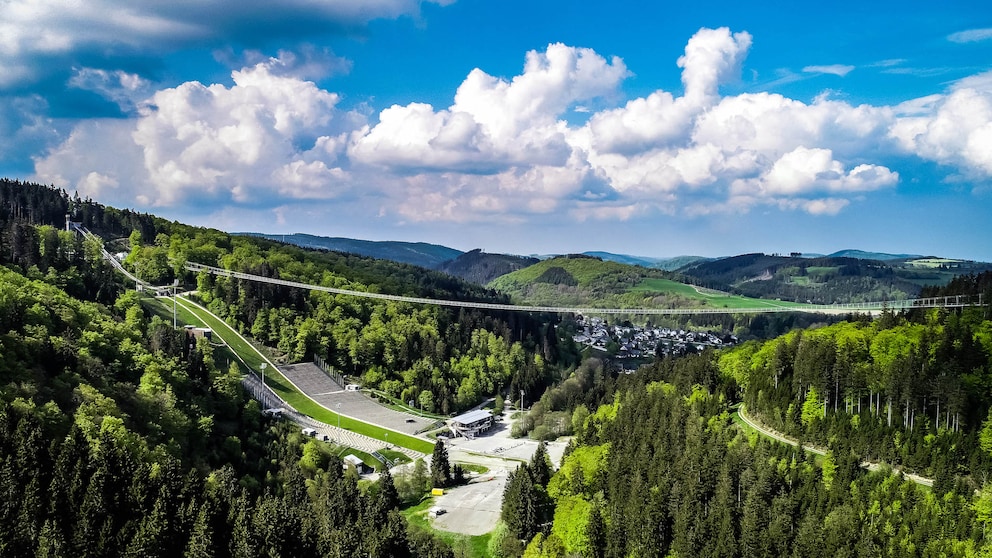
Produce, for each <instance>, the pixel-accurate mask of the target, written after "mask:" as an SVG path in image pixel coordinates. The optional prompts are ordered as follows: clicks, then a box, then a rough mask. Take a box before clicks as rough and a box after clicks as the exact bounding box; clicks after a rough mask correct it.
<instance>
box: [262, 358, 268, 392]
mask: <svg viewBox="0 0 992 558" xmlns="http://www.w3.org/2000/svg"><path fill="white" fill-rule="evenodd" d="M266 366H268V365H267V364H265V363H264V362H263V363H262V366H261V368H262V389H263V390H264V389H265V367H266Z"/></svg>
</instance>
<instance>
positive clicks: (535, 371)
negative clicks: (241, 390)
mask: <svg viewBox="0 0 992 558" xmlns="http://www.w3.org/2000/svg"><path fill="white" fill-rule="evenodd" d="M0 192H2V195H3V198H2V199H3V200H4V205H3V206H0V207H5V208H6V209H7V213H6V215H5V216H4V217H5V218H6V221H5V223H4V230H6V231H7V233H6V234H4V235H3V237H2V240H0V242H2V243H3V244H2V245H3V246H4V247H5V248H7V249H8V250H9V254H10V255H11V259H12V261H13V262H14V263H16V264H18V265H20V266H21V267H22V268H23V269H30V268H31V266H34V265H40V266H41V267H39V270H40V271H42V272H45V271H46V269H45V266H46V265H47V261H48V259H47V258H49V256H46V254H52V253H54V252H52V250H50V249H49V248H46V245H45V242H48V241H46V240H45V239H49V238H62V239H63V241H64V242H65V243H69V242H80V241H79V240H78V239H76V238H75V237H74V236H73V235H71V234H70V233H65V232H59V231H57V230H56V229H54V228H51V227H49V228H45V227H43V228H42V229H36V228H34V225H36V224H42V223H47V224H54V225H56V226H58V225H59V224H62V223H64V221H65V215H66V213H69V214H71V215H72V219H73V220H74V221H80V222H82V223H83V225H84V226H86V227H88V228H90V229H91V230H94V231H100V232H103V234H104V235H106V237H107V238H116V239H117V240H116V241H115V242H113V243H112V244H113V246H111V248H112V251H116V250H121V251H124V252H126V253H127V257H126V258H125V260H124V264H125V266H127V267H128V268H130V269H131V270H132V271H133V272H134V273H135V274H136V275H138V276H139V277H140V278H141V279H143V280H145V281H148V282H150V283H153V284H171V283H172V281H173V279H179V280H180V282H181V283H182V284H183V286H185V287H186V288H189V289H196V290H197V291H198V293H199V295H198V296H199V297H200V299H201V300H202V301H203V302H204V303H205V304H206V305H207V306H208V307H209V308H210V309H211V310H212V311H214V312H215V313H216V314H218V315H219V316H221V317H223V318H224V319H226V320H227V321H228V322H229V323H231V324H232V325H233V326H235V327H236V328H238V329H239V330H241V331H242V332H244V333H247V334H250V335H252V336H253V337H255V338H256V339H257V340H258V341H260V342H262V343H264V344H268V345H270V346H271V347H273V348H275V349H276V350H278V351H279V352H280V353H281V354H282V355H283V358H284V360H286V361H288V362H298V361H302V360H309V359H312V358H313V356H314V355H319V356H321V357H323V358H325V359H326V360H327V361H328V362H329V363H332V364H333V365H334V366H336V367H337V368H339V369H340V370H341V371H342V372H343V373H345V374H351V375H355V376H360V377H361V382H362V383H363V384H364V385H366V386H367V387H373V388H379V389H381V390H383V391H385V392H387V393H389V394H390V395H393V396H395V397H399V398H401V399H402V400H404V401H408V400H415V401H417V402H418V403H419V404H420V405H422V406H423V407H424V409H425V410H429V411H437V412H442V413H449V412H454V411H457V410H460V409H464V408H467V407H470V406H472V405H475V404H476V403H478V402H480V401H481V399H482V398H483V397H484V396H487V395H492V394H494V393H496V391H497V390H500V389H510V391H512V392H514V393H518V392H519V391H521V390H523V391H524V392H525V394H526V396H527V397H528V398H534V399H536V398H537V397H540V395H541V393H543V391H544V388H545V387H546V386H547V385H549V384H550V383H551V382H552V381H553V380H554V378H555V377H556V375H557V374H558V372H557V370H558V369H559V368H560V367H564V366H568V365H570V364H571V363H574V361H575V360H576V359H577V355H575V354H573V353H571V352H570V346H571V345H570V343H569V344H565V345H563V346H561V347H559V344H560V343H559V342H560V339H559V337H558V334H557V332H556V331H555V328H554V327H552V326H550V325H549V324H548V323H547V322H545V321H543V320H541V319H539V318H540V317H535V316H531V315H526V314H520V313H499V312H482V311H473V310H453V309H448V308H440V307H424V306H414V305H410V304H401V303H394V302H383V301H372V300H370V299H364V298H358V297H351V296H343V295H332V294H328V293H322V292H310V291H306V290H301V289H293V288H288V287H282V286H275V285H270V284H265V283H257V282H252V281H245V280H240V279H230V278H216V277H214V276H212V275H209V274H207V273H201V274H200V275H199V276H195V275H191V274H189V273H188V272H186V271H185V270H184V268H183V266H184V264H185V263H186V262H188V261H189V262H197V263H202V264H207V265H212V266H220V267H224V268H226V269H230V270H233V271H239V272H244V273H249V274H255V275H260V276H264V277H272V278H281V279H287V280H293V281H299V282H304V283H311V284H317V285H324V286H331V287H337V288H343V289H351V290H358V291H374V292H381V293H389V294H399V295H414V296H419V297H426V298H444V299H455V300H473V301H487V302H505V301H506V299H505V298H502V297H501V296H499V295H498V294H497V293H495V292H494V291H491V290H487V289H485V288H482V287H479V286H475V285H472V284H470V283H467V282H464V281H461V280H459V279H456V278H453V277H451V276H449V275H446V274H443V273H439V272H432V271H427V270H425V269H423V268H419V267H415V266H412V265H407V264H399V263H395V262H391V261H386V260H373V259H371V258H365V257H361V256H355V255H349V254H342V253H337V252H315V251H308V250H304V249H301V248H298V247H295V246H290V245H286V244H281V243H278V242H274V241H270V240H266V239H261V238H253V237H245V236H232V235H229V234H226V233H223V232H220V231H217V230H211V229H202V228H197V227H190V226H187V225H182V224H180V223H174V222H168V221H165V220H162V219H158V218H155V217H153V216H150V215H138V214H134V213H131V212H126V211H119V210H116V209H113V208H107V207H104V206H102V205H100V204H98V203H95V202H93V201H91V200H79V199H72V198H70V197H69V196H67V195H66V194H65V193H64V192H62V191H60V190H57V189H53V188H48V187H45V186H39V185H34V184H25V183H18V182H4V183H2V188H0ZM128 227H134V228H133V229H128ZM60 235H61V236H60ZM91 248H92V249H91V250H90V257H91V258H92V257H97V256H96V255H97V254H98V252H97V251H96V247H95V246H94V247H91ZM66 252H67V253H70V252H71V253H72V254H73V257H75V258H78V257H81V255H82V254H84V251H83V250H75V251H73V250H67V251H66ZM100 269H103V268H102V267H101V268H100ZM106 273H108V274H109V272H106ZM115 280H116V279H114V278H112V277H109V276H108V277H107V283H113V281H115ZM87 284H91V285H101V284H103V283H101V282H98V281H91V282H89V283H87ZM111 301H112V298H111V299H107V300H105V302H111Z"/></svg>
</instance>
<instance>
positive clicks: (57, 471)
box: [0, 181, 992, 557]
mask: <svg viewBox="0 0 992 558" xmlns="http://www.w3.org/2000/svg"><path fill="white" fill-rule="evenodd" d="M66 214H69V215H70V216H71V219H72V220H74V221H77V222H81V223H83V225H84V226H86V227H87V228H89V229H90V230H92V231H94V232H96V233H98V234H100V235H101V236H102V237H103V238H104V239H106V240H107V244H108V245H109V246H108V248H111V249H112V251H120V252H123V253H125V254H126V257H125V265H126V266H128V267H129V268H130V269H132V270H133V271H134V272H136V273H137V274H139V276H141V277H142V278H144V279H147V280H148V281H150V282H153V283H156V284H171V282H172V280H173V279H178V280H179V281H180V282H181V283H182V284H183V285H185V286H186V287H187V288H189V289H196V290H197V291H198V292H199V297H200V300H201V301H202V302H203V303H204V304H206V305H207V306H208V307H210V309H211V310H213V311H214V312H215V313H217V314H218V315H221V316H223V317H224V318H225V319H226V320H227V321H228V322H229V323H231V324H232V325H233V326H234V327H236V328H238V329H240V330H241V331H243V332H245V333H247V334H249V335H251V336H253V337H254V338H255V339H256V340H258V341H260V342H262V343H264V344H266V345H268V346H270V347H271V348H272V350H273V351H275V352H276V353H277V354H279V355H281V356H282V358H283V359H285V360H286V361H289V362H297V361H300V360H307V359H310V358H312V357H313V356H315V355H317V356H321V357H322V358H325V359H327V360H328V361H329V362H331V363H332V364H333V365H334V366H335V367H336V368H338V369H339V370H341V371H342V372H344V373H346V374H349V375H353V376H358V377H361V379H362V381H363V383H365V384H367V385H370V386H373V387H377V388H378V389H380V390H382V391H384V392H387V393H389V394H391V395H394V396H397V397H401V398H403V399H404V400H408V399H415V400H417V401H418V403H419V404H420V405H422V406H424V407H425V408H429V409H432V410H435V411H439V412H456V411H458V410H461V409H465V408H469V407H471V406H473V405H474V404H476V403H478V402H480V401H481V400H482V399H483V398H484V397H487V396H490V395H494V394H497V393H500V392H503V393H506V392H508V391H509V392H512V393H518V392H519V391H520V390H524V391H525V393H526V396H527V399H528V400H536V401H538V403H537V404H535V407H540V408H541V409H543V411H545V412H550V413H560V416H562V417H564V416H566V414H567V416H568V417H569V419H570V421H571V424H572V427H573V428H572V430H573V432H574V439H573V440H572V442H571V443H570V446H569V449H568V451H567V452H566V457H565V458H564V460H563V462H562V464H561V467H560V468H559V469H558V470H557V471H555V470H554V467H552V466H551V464H550V462H549V461H548V459H547V458H546V454H545V453H544V452H543V450H542V451H539V452H538V453H537V454H536V455H535V456H534V459H532V460H531V461H530V462H529V463H527V464H522V465H521V466H520V468H518V469H517V470H516V471H515V472H514V473H513V474H512V475H511V476H510V478H509V479H508V480H507V484H506V491H505V493H504V500H503V505H502V521H501V522H500V524H499V525H497V526H496V528H495V530H494V532H493V534H492V536H491V538H490V544H489V553H490V554H491V555H492V556H519V555H523V556H593V557H602V556H611V557H626V556H638V557H641V556H659V557H675V556H681V557H709V556H727V557H736V556H742V557H752V556H795V557H816V556H823V557H827V556H831V557H832V556H934V557H936V556H986V555H992V544H990V542H989V540H988V536H989V533H988V530H989V529H988V527H989V524H990V523H992V486H990V485H988V484H987V482H988V477H989V473H990V471H992V315H990V314H989V308H988V307H984V308H967V309H961V310H928V311H923V310H914V311H911V312H907V313H901V314H894V313H891V312H886V313H884V314H883V315H882V316H880V317H878V318H875V319H871V318H868V317H853V318H852V319H849V320H847V321H844V322H840V323H831V324H829V325H826V323H824V324H822V325H819V326H817V327H811V328H806V329H795V330H793V331H790V332H788V333H785V334H784V335H781V336H778V337H775V338H773V339H769V340H766V341H757V340H756V341H749V342H748V343H745V344H743V345H741V346H739V347H736V348H734V349H730V350H726V351H724V352H721V353H716V352H704V353H702V354H698V355H688V356H684V357H681V358H668V359H664V360H658V361H656V362H654V363H653V364H652V365H650V366H647V367H645V368H642V369H641V370H639V371H638V372H636V373H634V374H629V375H617V374H615V373H612V372H611V371H610V370H609V369H608V368H605V367H603V366H599V365H597V364H595V363H594V362H593V361H589V360H587V361H586V362H581V363H580V361H581V358H582V357H581V355H580V354H579V353H578V352H577V351H576V349H575V348H574V347H573V346H572V344H571V342H570V339H569V338H568V337H567V336H565V335H563V334H562V332H560V331H559V329H565V328H556V327H554V325H555V322H556V318H554V317H550V316H540V315H534V316H525V315H519V314H512V313H486V312H477V311H457V310H450V309H441V308H426V307H413V306H411V305H406V304H402V303H394V302H372V301H369V300H368V299H357V298H355V297H349V296H344V295H332V294H329V293H305V292H300V291H294V290H291V289H288V288H284V287H278V286H269V285H265V286H259V285H257V284H254V283H249V282H242V281H240V280H236V279H228V278H215V277H213V276H210V275H205V274H204V275H199V276H197V275H191V274H189V273H188V272H186V271H185V270H184V268H183V264H184V263H185V262H187V261H193V262H198V263H204V264H208V265H219V266H221V267H225V268H228V269H232V270H236V271H243V272H246V273H254V274H258V275H265V276H269V277H279V278H283V279H289V280H294V281H302V282H310V283H318V284H323V285H328V286H335V287H342V288H349V289H355V290H375V291H378V292H385V293H393V294H412V295H416V296H425V297H432V296H434V297H445V298H455V299H463V300H501V297H500V295H499V294H498V293H495V292H491V291H487V290H485V289H482V288H480V287H476V286H472V285H469V284H467V283H464V282H461V281H458V280H456V279H453V278H450V277H448V276H445V275H442V274H438V273H434V272H427V271H425V270H422V269H419V268H415V267H412V266H407V265H401V264H395V263H390V262H382V261H376V260H371V259H367V258H359V257H356V256H349V255H344V254H338V253H330V252H308V251H305V250H302V249H299V248H295V247H290V246H285V245H281V244H278V243H275V242H271V241H266V240H262V239H256V238H249V237H232V236H230V235H227V234H225V233H222V232H219V231H214V230H208V229H200V228H195V227H189V226H186V225H182V224H179V223H172V222H167V221H164V220H161V219H158V218H155V217H153V216H150V215H144V214H138V213H134V212H129V211H122V210H117V209H114V208H108V207H104V206H101V205H100V204H98V203H96V202H94V201H92V200H80V199H79V198H78V197H75V196H69V195H68V194H66V193H65V192H62V191H60V190H57V189H54V188H49V187H45V186H40V185H34V184H27V183H20V182H13V181H0V265H2V268H0V484H2V486H3V491H4V494H6V495H8V496H7V497H6V498H5V499H4V500H3V502H2V503H0V555H3V556H46V557H54V556H190V557H193V556H196V557H201V556H203V557H209V556H224V557H226V556H239V557H240V556H246V557H247V556H348V557H350V556H382V557H386V556H432V557H433V556H453V555H454V552H453V550H452V549H451V548H449V547H448V546H446V545H445V543H443V542H441V541H440V540H439V539H437V538H435V536H434V535H432V534H431V533H429V532H427V531H423V530H420V529H418V528H416V527H411V526H408V525H407V523H406V522H405V520H404V519H403V518H402V517H401V516H400V514H399V506H400V497H399V495H398V493H397V490H396V487H395V486H394V484H393V481H392V479H391V477H390V476H389V474H388V473H386V474H384V475H383V476H382V477H381V478H380V480H379V481H378V482H377V483H376V484H374V485H371V486H360V485H359V483H358V482H357V480H356V478H355V476H353V475H351V474H345V473H342V466H341V462H340V460H339V459H338V458H337V457H335V456H333V455H330V454H328V453H323V452H320V451H314V446H311V445H310V442H307V441H306V440H305V439H303V437H302V436H301V435H300V434H299V432H298V431H297V430H296V429H294V428H292V427H290V426H288V425H286V424H283V423H279V422H277V421H269V420H266V419H264V418H263V416H262V413H261V412H260V411H261V408H260V407H259V405H258V404H257V403H256V402H254V401H252V400H250V399H249V398H248V397H247V396H246V395H245V393H244V392H243V390H242V388H241V385H240V373H241V372H240V370H239V369H238V368H237V366H231V367H227V366H224V365H221V364H219V363H218V362H217V359H215V357H214V354H213V348H212V347H211V346H210V344H209V343H207V342H205V341H199V342H196V343H195V344H193V345H192V346H191V345H190V344H189V343H188V342H187V339H186V337H185V333H183V332H176V331H175V330H174V329H173V327H172V324H171V323H166V322H164V321H163V320H162V319H160V318H159V317H157V316H155V315H153V314H152V313H150V312H149V311H148V310H147V309H146V307H145V306H143V305H142V303H141V297H140V296H139V295H138V294H136V293H135V292H133V291H128V290H127V288H126V286H125V285H124V284H123V283H122V281H121V279H120V278H119V277H118V276H117V275H115V274H114V273H113V271H112V270H111V268H110V267H109V266H108V265H106V263H105V262H104V261H103V259H102V256H101V252H100V246H99V245H98V244H97V243H95V242H94V241H92V240H84V239H83V238H82V237H80V236H78V235H75V234H73V233H68V232H65V231H64V229H63V227H62V225H63V224H64V220H65V216H66ZM956 281H957V283H952V284H951V285H948V286H947V287H945V289H946V290H945V291H940V290H939V289H934V292H935V293H936V292H941V293H947V294H953V293H954V292H955V291H954V289H959V290H962V291H968V292H987V290H988V288H989V285H990V283H992V282H990V280H989V277H988V276H985V275H982V276H971V277H963V278H960V279H958V280H956ZM961 294H965V293H961ZM987 299H988V298H987V297H986V300H987ZM739 404H743V406H744V407H743V408H744V409H745V410H746V412H747V414H748V415H749V416H751V417H753V418H755V419H756V420H758V421H760V422H761V423H763V424H765V425H767V426H768V427H770V428H773V429H775V430H777V431H779V432H781V433H783V434H785V435H787V436H789V437H791V438H794V439H798V440H800V441H802V442H803V443H807V444H809V445H811V446H814V447H816V448H821V449H823V450H824V451H825V455H823V456H819V455H816V454H813V453H807V452H804V451H801V450H799V449H797V448H795V447H792V446H789V445H785V444H782V443H777V442H771V441H769V440H767V439H766V438H764V437H762V436H760V435H758V434H757V433H755V432H754V431H752V430H751V429H749V428H747V427H744V426H742V425H741V424H740V423H739V422H738V420H737V418H736V416H737V415H736V409H737V406H738V405H739ZM903 472H905V473H910V472H912V473H917V474H919V475H922V476H924V477H927V478H929V479H931V480H932V481H933V482H932V486H924V485H921V484H918V483H915V482H913V481H912V480H910V479H909V478H907V477H905V476H904V475H903Z"/></svg>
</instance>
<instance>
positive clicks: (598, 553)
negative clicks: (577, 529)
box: [586, 505, 606, 558]
mask: <svg viewBox="0 0 992 558" xmlns="http://www.w3.org/2000/svg"><path fill="white" fill-rule="evenodd" d="M586 540H587V541H589V552H588V556H589V558H605V556H606V523H604V522H603V514H602V513H601V512H600V511H599V506H598V505H594V506H593V507H592V510H590V512H589V522H588V523H587V524H586Z"/></svg>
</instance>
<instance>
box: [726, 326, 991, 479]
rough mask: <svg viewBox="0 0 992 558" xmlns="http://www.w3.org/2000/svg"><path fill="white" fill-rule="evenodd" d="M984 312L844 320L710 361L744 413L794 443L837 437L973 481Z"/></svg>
mask: <svg viewBox="0 0 992 558" xmlns="http://www.w3.org/2000/svg"><path fill="white" fill-rule="evenodd" d="M983 312H984V309H979V308H975V309H970V310H965V311H964V312H961V313H949V312H947V311H944V310H931V311H927V312H921V311H915V312H914V313H913V314H909V315H901V316H896V315H893V314H891V313H886V314H885V315H883V316H882V317H881V318H879V319H878V320H876V321H874V322H871V321H868V320H862V321H860V322H845V323H841V324H835V325H832V326H828V327H822V328H818V329H812V330H799V331H795V332H791V333H788V334H786V335H784V336H782V337H780V338H778V339H775V340H773V341H768V342H765V343H756V342H755V343H748V344H745V345H743V346H741V347H739V348H737V349H735V350H733V351H729V352H727V353H725V354H723V355H721V356H720V357H719V367H720V370H721V372H722V373H723V374H725V375H726V376H728V377H730V378H733V380H734V381H735V382H736V383H737V385H739V386H740V388H741V389H742V390H743V400H744V402H745V404H746V406H747V409H748V412H749V413H752V414H753V415H754V416H756V417H758V418H760V419H761V420H762V421H764V422H765V423H767V424H768V425H770V426H772V427H774V428H776V429H777V430H780V431H782V432H785V433H788V434H790V435H792V436H795V437H797V438H800V439H803V440H808V441H810V442H814V443H816V444H821V445H826V444H828V443H832V442H833V441H835V440H837V439H844V440H847V441H848V442H849V443H850V445H851V448H852V450H853V451H855V452H856V453H857V454H858V455H859V456H860V457H861V458H863V459H869V460H881V461H886V462H888V463H892V464H897V465H903V466H906V467H909V468H910V469H912V470H916V471H920V472H922V473H924V474H926V475H930V476H934V477H937V478H938V479H941V480H943V481H949V480H950V479H953V478H954V476H956V475H972V476H973V477H974V478H975V479H979V478H980V476H981V474H984V473H987V472H988V471H989V466H990V463H989V456H988V455H987V454H986V453H985V452H983V451H982V450H981V449H980V447H979V443H978V442H979V440H978V434H979V431H980V429H981V428H982V425H983V422H985V421H986V419H987V417H988V414H989V409H990V408H992V395H990V394H992V391H990V387H992V363H990V354H992V322H990V321H988V320H984V319H982V314H983Z"/></svg>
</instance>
